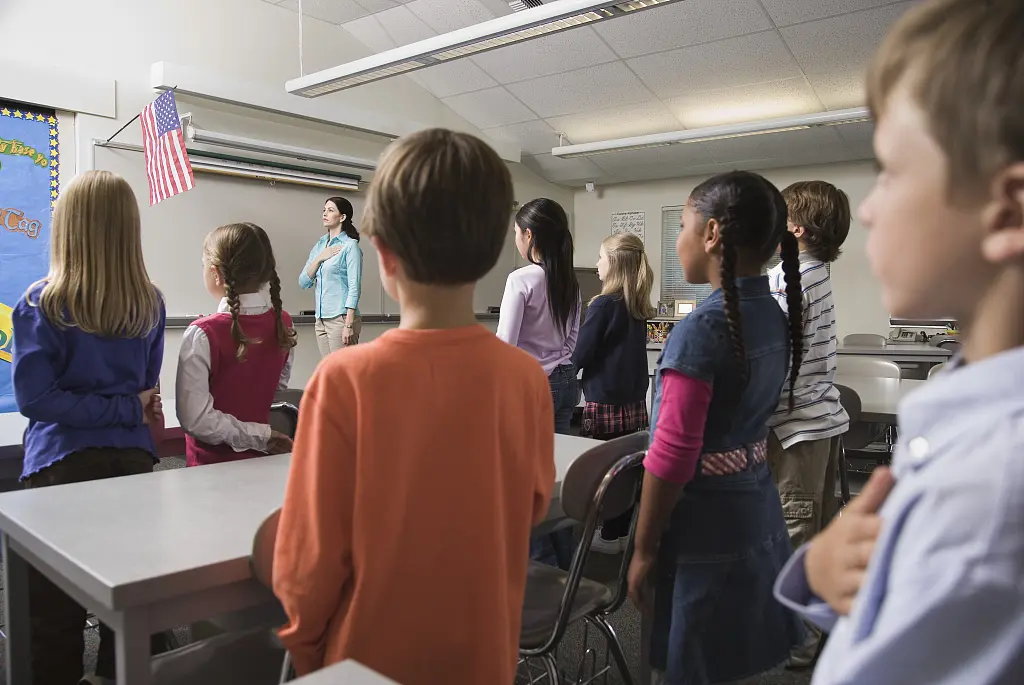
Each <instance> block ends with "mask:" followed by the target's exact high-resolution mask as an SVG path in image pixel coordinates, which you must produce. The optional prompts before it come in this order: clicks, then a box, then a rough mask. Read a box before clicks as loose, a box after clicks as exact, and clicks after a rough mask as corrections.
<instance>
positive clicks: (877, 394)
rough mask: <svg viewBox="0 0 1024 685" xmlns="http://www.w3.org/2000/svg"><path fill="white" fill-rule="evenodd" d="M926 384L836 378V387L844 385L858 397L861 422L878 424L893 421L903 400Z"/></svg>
mask: <svg viewBox="0 0 1024 685" xmlns="http://www.w3.org/2000/svg"><path fill="white" fill-rule="evenodd" d="M927 382H928V381H921V380H912V379H908V378H904V379H902V380H901V379H899V378H874V377H870V376H843V375H837V376H836V385H845V386H846V387H848V388H850V389H852V390H855V391H856V392H857V394H858V395H859V396H860V402H861V420H862V421H869V422H872V421H873V422H879V423H888V422H891V421H895V420H896V414H897V410H898V409H899V404H900V402H901V401H902V400H903V398H904V397H906V396H907V395H909V394H910V393H911V392H913V391H914V390H917V389H918V388H920V387H921V386H923V385H924V384H925V383H927Z"/></svg>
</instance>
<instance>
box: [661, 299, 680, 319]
mask: <svg viewBox="0 0 1024 685" xmlns="http://www.w3.org/2000/svg"><path fill="white" fill-rule="evenodd" d="M675 311H676V301H675V300H661V301H660V302H658V318H659V319H671V318H674V317H675Z"/></svg>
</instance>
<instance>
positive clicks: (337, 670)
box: [290, 659, 398, 685]
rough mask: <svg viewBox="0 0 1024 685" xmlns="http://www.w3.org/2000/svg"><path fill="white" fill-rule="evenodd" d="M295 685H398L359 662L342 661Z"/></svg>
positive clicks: (295, 681) (296, 681)
mask: <svg viewBox="0 0 1024 685" xmlns="http://www.w3.org/2000/svg"><path fill="white" fill-rule="evenodd" d="M290 683H294V684H295V685H398V683H396V682H395V681H394V680H391V679H389V678H385V677H384V676H382V675H381V674H379V673H377V672H376V671H373V670H370V669H369V668H367V667H366V666H363V665H362V664H361V663H359V662H357V661H352V660H351V659H349V660H348V661H342V662H341V663H340V664H335V665H333V666H328V667H327V668H322V669H320V670H319V671H317V672H316V673H313V674H311V675H308V676H306V677H305V678H299V679H298V680H292V681H290Z"/></svg>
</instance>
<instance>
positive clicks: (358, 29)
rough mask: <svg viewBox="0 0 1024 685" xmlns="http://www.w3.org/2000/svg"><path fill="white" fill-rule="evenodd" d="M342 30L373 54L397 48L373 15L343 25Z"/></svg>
mask: <svg viewBox="0 0 1024 685" xmlns="http://www.w3.org/2000/svg"><path fill="white" fill-rule="evenodd" d="M342 28H344V29H345V30H346V31H347V32H348V33H349V34H351V35H352V37H353V38H355V39H356V40H358V41H359V42H360V43H362V44H363V45H365V46H366V47H368V48H370V49H371V50H373V51H374V52H384V51H385V50H391V49H392V48H394V47H397V46H396V45H395V41H394V39H393V38H392V37H391V36H390V35H388V32H387V31H385V30H384V27H383V26H382V25H381V23H380V22H379V21H377V17H376V16H375V15H370V16H367V17H363V18H362V19H356V20H355V21H350V22H348V23H346V24H343V25H342Z"/></svg>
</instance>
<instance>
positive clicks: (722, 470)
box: [700, 439, 768, 476]
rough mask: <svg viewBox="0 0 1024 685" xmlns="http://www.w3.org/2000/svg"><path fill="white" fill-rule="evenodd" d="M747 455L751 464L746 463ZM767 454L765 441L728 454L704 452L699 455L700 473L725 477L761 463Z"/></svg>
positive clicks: (730, 451)
mask: <svg viewBox="0 0 1024 685" xmlns="http://www.w3.org/2000/svg"><path fill="white" fill-rule="evenodd" d="M748 453H749V454H750V456H751V458H752V459H751V460H752V462H753V463H749V464H748V463H747V454H748ZM767 454H768V440H767V439H765V440H762V441H760V442H755V443H754V444H752V445H747V446H746V447H738V448H736V449H734V450H729V451H728V452H705V453H704V454H702V455H700V473H701V475H702V476H726V475H728V474H730V473H739V472H740V471H746V470H747V469H748V468H750V467H751V466H753V465H754V464H760V463H761V462H763V461H764V460H765V456H766V455H767Z"/></svg>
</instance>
